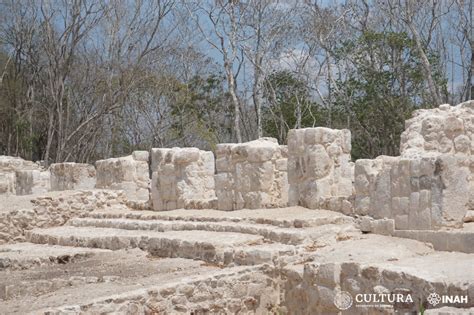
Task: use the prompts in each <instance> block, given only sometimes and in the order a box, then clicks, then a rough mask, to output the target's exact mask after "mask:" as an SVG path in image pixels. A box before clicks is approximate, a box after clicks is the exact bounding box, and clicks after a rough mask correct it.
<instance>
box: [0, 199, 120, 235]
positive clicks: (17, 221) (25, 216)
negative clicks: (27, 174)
mask: <svg viewBox="0 0 474 315" xmlns="http://www.w3.org/2000/svg"><path fill="white" fill-rule="evenodd" d="M9 198H26V197H16V196H10V197H9ZM124 199H125V198H124V195H123V193H121V192H113V191H107V190H92V191H68V192H61V193H58V192H49V193H47V194H45V195H40V196H32V197H31V201H30V202H31V204H30V205H28V206H26V205H25V206H24V207H23V206H22V207H21V208H20V209H16V208H17V207H18V206H17V205H15V206H14V207H12V208H13V209H12V210H9V211H0V244H3V243H9V242H12V241H15V242H18V241H24V240H25V238H24V236H25V232H26V231H28V230H31V229H33V228H37V227H42V228H46V227H52V226H59V225H63V224H65V223H66V222H67V221H68V220H69V219H70V218H74V217H77V216H79V215H81V214H84V213H87V212H90V211H94V210H98V209H104V208H109V207H116V208H120V209H124V208H125V206H124V203H125V200H124ZM3 201H5V199H3ZM15 201H16V199H12V201H10V202H14V203H18V201H16V202H15ZM0 210H2V209H0Z"/></svg>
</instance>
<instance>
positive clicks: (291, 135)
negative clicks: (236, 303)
mask: <svg viewBox="0 0 474 315" xmlns="http://www.w3.org/2000/svg"><path fill="white" fill-rule="evenodd" d="M350 153H351V133H350V131H349V130H346V129H344V130H333V129H329V128H322V127H318V128H305V129H293V130H290V131H289V132H288V174H289V175H288V182H289V204H290V205H301V206H303V207H307V208H310V209H328V210H333V211H339V212H343V213H350V212H351V211H352V204H351V202H350V200H349V199H350V196H352V195H353V188H352V182H353V173H354V170H353V168H354V166H353V163H352V162H351V161H350V160H351V156H350Z"/></svg>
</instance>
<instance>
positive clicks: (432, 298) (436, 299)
mask: <svg viewBox="0 0 474 315" xmlns="http://www.w3.org/2000/svg"><path fill="white" fill-rule="evenodd" d="M427 300H428V303H430V304H431V305H433V306H436V305H438V304H439V303H440V302H441V296H439V294H438V293H436V292H433V293H431V294H430V295H428V298H427Z"/></svg>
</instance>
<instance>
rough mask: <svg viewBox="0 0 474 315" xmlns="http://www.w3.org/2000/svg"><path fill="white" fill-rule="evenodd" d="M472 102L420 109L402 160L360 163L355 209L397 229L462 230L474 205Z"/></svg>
mask: <svg viewBox="0 0 474 315" xmlns="http://www.w3.org/2000/svg"><path fill="white" fill-rule="evenodd" d="M472 148H474V102H472V101H471V102H466V103H462V104H459V105H457V106H449V105H447V104H444V105H441V106H440V107H439V108H435V109H429V110H419V111H416V112H415V113H414V114H413V117H412V118H411V119H409V120H407V122H406V130H405V132H404V133H403V135H402V140H401V147H400V150H401V156H399V157H388V156H380V157H378V158H376V159H374V160H365V159H362V160H358V161H356V166H355V191H356V199H355V210H354V212H355V213H356V214H359V215H369V216H371V217H373V218H376V219H382V218H388V219H394V220H395V229H397V230H430V229H438V228H440V227H446V226H447V227H459V226H461V225H462V222H463V217H464V216H465V215H466V212H467V210H468V209H469V207H470V204H471V203H472V201H473V200H474V155H473V154H472V153H473V152H474V151H471V150H472Z"/></svg>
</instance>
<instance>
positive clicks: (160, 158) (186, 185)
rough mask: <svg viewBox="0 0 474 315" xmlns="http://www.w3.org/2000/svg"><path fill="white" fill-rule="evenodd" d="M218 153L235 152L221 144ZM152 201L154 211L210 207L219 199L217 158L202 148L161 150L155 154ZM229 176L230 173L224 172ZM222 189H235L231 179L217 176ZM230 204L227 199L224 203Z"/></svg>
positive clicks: (157, 150) (152, 153)
mask: <svg viewBox="0 0 474 315" xmlns="http://www.w3.org/2000/svg"><path fill="white" fill-rule="evenodd" d="M217 151H219V152H229V153H230V152H231V148H230V146H227V145H225V144H221V145H218V149H217ZM151 165H152V167H151V170H152V178H151V201H152V208H153V210H156V211H160V210H174V209H178V208H196V207H208V206H209V205H213V204H214V203H215V199H216V192H215V185H214V183H215V181H214V168H215V166H214V155H213V154H212V152H209V151H203V150H199V149H198V148H171V149H169V148H159V149H156V148H155V149H152V151H151ZM223 174H226V173H223ZM216 181H217V182H218V183H219V186H218V187H219V190H220V191H223V189H227V188H229V187H232V186H233V183H232V182H229V181H228V177H227V176H225V175H222V176H220V177H216ZM226 202H227V201H226V199H225V198H223V200H222V202H221V204H225V203H226Z"/></svg>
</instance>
